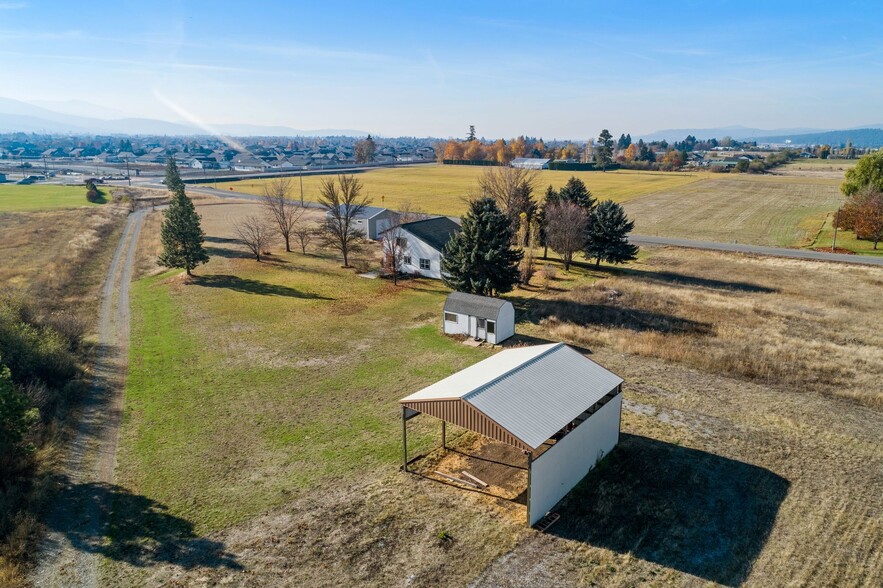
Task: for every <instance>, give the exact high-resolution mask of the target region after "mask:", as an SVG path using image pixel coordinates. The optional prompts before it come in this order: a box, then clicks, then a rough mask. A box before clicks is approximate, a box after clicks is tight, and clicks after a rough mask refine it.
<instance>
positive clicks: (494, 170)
mask: <svg viewBox="0 0 883 588" xmlns="http://www.w3.org/2000/svg"><path fill="white" fill-rule="evenodd" d="M538 176H539V172H537V170H533V169H524V168H517V167H508V166H501V167H489V168H487V169H486V170H485V171H484V173H483V174H482V175H481V176H480V177H479V178H478V187H479V190H480V191H481V196H482V197H484V198H493V199H494V200H495V201H496V202H497V206H498V207H499V208H500V210H502V211H503V213H504V214H505V215H506V217H507V218H508V219H509V223H510V224H511V225H512V232H513V234H514V235H515V236H517V235H518V232H519V228H520V226H521V222H522V216H521V214H522V213H524V214H525V215H526V216H525V217H524V220H526V221H527V222H530V220H531V219H532V218H533V216H534V213H535V212H536V208H537V203H536V201H535V200H534V198H533V191H534V188H535V187H536V183H537V178H538ZM517 245H518V246H519V247H524V246H525V245H527V243H517Z"/></svg>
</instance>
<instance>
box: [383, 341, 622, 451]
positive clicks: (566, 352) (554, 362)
mask: <svg viewBox="0 0 883 588" xmlns="http://www.w3.org/2000/svg"><path fill="white" fill-rule="evenodd" d="M622 381H623V380H622V378H620V377H619V376H617V375H616V374H614V373H613V372H610V371H608V370H607V369H605V368H603V367H601V366H600V365H598V364H597V363H595V362H594V361H592V360H590V359H588V358H587V357H585V356H584V355H582V354H581V353H579V352H578V351H576V350H574V349H572V348H571V347H568V346H567V345H565V344H564V343H552V344H549V345H536V346H533V347H522V348H517V349H510V350H506V351H501V352H500V353H498V354H496V355H494V356H491V357H489V358H487V359H485V360H484V361H480V362H478V363H477V364H475V365H473V366H470V367H468V368H466V369H465V370H462V371H460V372H457V373H456V374H453V375H451V376H449V377H447V378H445V379H444V380H441V381H439V382H436V383H435V384H432V385H431V386H428V387H426V388H424V389H423V390H420V391H419V392H415V393H413V394H411V395H410V396H407V397H405V398H402V399H401V400H400V402H401V403H402V404H403V405H405V406H408V407H409V408H413V409H414V410H418V411H420V412H424V413H427V414H431V415H433V416H437V417H438V418H443V419H445V420H448V421H450V422H454V423H456V424H461V425H463V426H467V428H472V429H473V430H476V429H477V428H478V427H475V426H471V424H470V423H474V422H476V419H475V417H474V416H471V415H470V414H467V413H471V411H473V410H474V411H477V412H478V413H480V416H481V417H483V418H481V419H478V420H479V421H481V422H480V423H478V424H479V425H480V430H479V432H480V433H482V434H485V435H488V436H491V437H494V438H497V439H500V440H504V441H506V442H510V443H512V444H514V445H516V446H520V447H524V448H531V449H537V448H539V447H540V446H541V445H542V444H543V443H544V442H545V441H546V440H547V439H549V438H550V437H552V436H553V435H554V434H555V433H557V432H558V431H560V430H561V429H562V428H564V427H565V426H566V425H567V424H568V423H570V422H571V421H572V420H574V419H575V418H576V417H577V416H579V415H580V414H582V413H583V412H584V411H585V410H587V409H588V408H589V407H590V406H592V405H593V404H595V403H596V402H598V401H599V400H601V399H602V398H603V397H604V396H605V395H606V394H607V393H608V392H610V391H611V390H613V389H615V388H616V387H617V386H619V385H620V384H621V383H622ZM462 404H466V405H468V406H466V407H463V406H457V405H462ZM464 409H466V410H465V411H464ZM458 420H460V421H463V422H458ZM510 437H513V438H514V441H512V440H510V439H509V438H510Z"/></svg>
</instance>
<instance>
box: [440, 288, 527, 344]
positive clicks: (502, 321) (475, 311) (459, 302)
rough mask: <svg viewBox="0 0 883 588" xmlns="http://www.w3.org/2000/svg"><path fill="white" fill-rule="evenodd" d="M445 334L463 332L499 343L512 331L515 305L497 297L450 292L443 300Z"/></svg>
mask: <svg viewBox="0 0 883 588" xmlns="http://www.w3.org/2000/svg"><path fill="white" fill-rule="evenodd" d="M443 319H444V320H443V322H444V331H445V334H446V335H467V336H469V337H474V338H476V339H482V340H484V341H487V342H488V343H494V344H496V343H502V342H503V341H505V340H506V339H508V338H509V337H511V336H512V335H514V334H515V308H514V307H513V306H512V303H511V302H507V301H505V300H500V299H499V298H489V297H487V296H476V295H475V294H464V293H463V292H452V293H451V294H450V295H449V296H448V298H447V299H446V300H445V308H444V317H443Z"/></svg>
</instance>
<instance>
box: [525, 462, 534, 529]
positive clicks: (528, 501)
mask: <svg viewBox="0 0 883 588" xmlns="http://www.w3.org/2000/svg"><path fill="white" fill-rule="evenodd" d="M532 469H533V452H532V451H528V452H527V501H526V502H527V515H526V516H527V526H528V527H529V526H530V480H531V470H532Z"/></svg>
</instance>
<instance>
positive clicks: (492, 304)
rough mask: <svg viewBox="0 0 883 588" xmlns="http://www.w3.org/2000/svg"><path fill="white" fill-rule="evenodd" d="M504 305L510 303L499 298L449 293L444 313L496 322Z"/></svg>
mask: <svg viewBox="0 0 883 588" xmlns="http://www.w3.org/2000/svg"><path fill="white" fill-rule="evenodd" d="M506 304H511V303H510V302H507V301H505V300H500V299H499V298H489V297H487V296H477V295H475V294H466V293H465V292H451V293H450V294H449V295H448V297H447V299H445V312H455V313H457V314H468V315H469V316H477V317H479V318H485V319H492V320H496V318H497V315H499V314H500V309H501V308H503V306H504V305H506Z"/></svg>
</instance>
